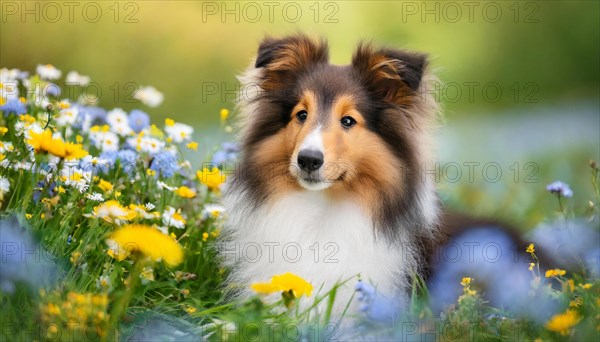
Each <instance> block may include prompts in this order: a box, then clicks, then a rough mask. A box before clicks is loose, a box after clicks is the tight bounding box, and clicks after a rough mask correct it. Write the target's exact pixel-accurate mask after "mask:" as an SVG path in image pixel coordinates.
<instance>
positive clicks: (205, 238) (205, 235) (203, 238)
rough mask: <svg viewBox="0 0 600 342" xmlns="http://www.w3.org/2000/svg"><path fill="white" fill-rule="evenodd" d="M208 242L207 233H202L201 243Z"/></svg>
mask: <svg viewBox="0 0 600 342" xmlns="http://www.w3.org/2000/svg"><path fill="white" fill-rule="evenodd" d="M206 240H208V233H202V241H204V242H206Z"/></svg>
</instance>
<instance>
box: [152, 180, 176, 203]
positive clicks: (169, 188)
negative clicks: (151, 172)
mask: <svg viewBox="0 0 600 342" xmlns="http://www.w3.org/2000/svg"><path fill="white" fill-rule="evenodd" d="M156 185H157V186H158V188H159V189H160V190H162V189H167V190H169V191H175V190H177V187H175V186H169V185H167V183H165V182H163V181H158V182H156ZM150 204H151V203H150Z"/></svg>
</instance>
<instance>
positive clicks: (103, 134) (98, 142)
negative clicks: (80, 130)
mask: <svg viewBox="0 0 600 342" xmlns="http://www.w3.org/2000/svg"><path fill="white" fill-rule="evenodd" d="M89 137H90V140H91V141H92V143H93V144H94V146H96V148H99V149H101V150H102V151H103V152H109V151H116V150H118V149H119V136H118V135H116V134H115V133H113V132H107V131H104V130H102V129H98V130H90V135H89Z"/></svg>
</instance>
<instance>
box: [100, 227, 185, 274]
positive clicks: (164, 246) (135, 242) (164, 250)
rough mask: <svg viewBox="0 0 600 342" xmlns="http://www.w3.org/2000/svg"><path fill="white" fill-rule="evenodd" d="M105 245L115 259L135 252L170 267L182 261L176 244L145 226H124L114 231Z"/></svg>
mask: <svg viewBox="0 0 600 342" xmlns="http://www.w3.org/2000/svg"><path fill="white" fill-rule="evenodd" d="M107 243H108V245H109V246H110V248H111V249H112V250H113V251H114V255H115V256H117V257H119V256H121V255H123V254H125V255H130V254H131V253H134V252H137V253H140V254H143V255H146V256H148V257H149V258H150V259H152V260H154V261H159V260H162V261H164V262H165V263H167V264H168V265H170V266H177V265H179V264H180V263H181V261H182V260H183V249H182V248H181V246H180V245H179V244H178V243H177V242H175V241H174V240H173V239H171V238H170V237H169V236H167V235H164V234H163V233H161V232H160V231H158V230H157V229H155V228H152V227H149V226H146V225H140V224H131V225H125V226H124V227H123V228H121V229H119V230H117V231H115V232H114V233H113V234H112V235H111V236H110V237H109V239H108V240H107Z"/></svg>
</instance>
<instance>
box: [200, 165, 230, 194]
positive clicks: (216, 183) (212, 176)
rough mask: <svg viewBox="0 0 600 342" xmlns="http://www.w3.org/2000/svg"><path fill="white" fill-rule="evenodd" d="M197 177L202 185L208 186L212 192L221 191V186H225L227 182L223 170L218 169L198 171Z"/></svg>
mask: <svg viewBox="0 0 600 342" xmlns="http://www.w3.org/2000/svg"><path fill="white" fill-rule="evenodd" d="M196 176H197V177H198V180H199V181H200V182H201V183H202V184H204V185H206V186H207V187H208V188H209V189H210V190H213V191H215V190H219V187H220V186H221V184H223V183H224V182H225V180H226V177H225V174H223V173H222V172H221V170H219V169H218V168H216V167H213V168H211V169H209V168H206V167H205V168H203V169H202V171H197V172H196Z"/></svg>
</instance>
